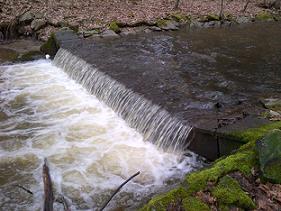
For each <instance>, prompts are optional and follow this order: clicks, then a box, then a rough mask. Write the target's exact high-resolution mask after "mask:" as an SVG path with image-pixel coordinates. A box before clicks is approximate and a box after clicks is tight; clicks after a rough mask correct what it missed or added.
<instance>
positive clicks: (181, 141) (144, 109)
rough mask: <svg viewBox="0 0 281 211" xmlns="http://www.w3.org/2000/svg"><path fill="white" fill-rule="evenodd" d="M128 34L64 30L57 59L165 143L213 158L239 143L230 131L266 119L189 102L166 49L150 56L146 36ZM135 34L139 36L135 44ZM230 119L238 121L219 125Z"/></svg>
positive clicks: (127, 117)
mask: <svg viewBox="0 0 281 211" xmlns="http://www.w3.org/2000/svg"><path fill="white" fill-rule="evenodd" d="M128 39H131V40H130V41H128V42H125V41H122V40H121V41H120V39H118V40H113V39H101V40H94V39H92V40H82V39H80V38H78V37H77V35H76V34H75V33H73V32H72V31H60V32H58V33H56V35H55V40H56V44H55V45H54V46H55V47H57V50H58V49H59V48H60V49H59V50H58V52H57V54H56V56H55V59H54V63H55V65H57V66H59V67H61V68H63V69H64V71H65V72H66V73H67V74H68V75H69V76H70V77H71V78H72V79H74V80H76V81H77V82H78V83H81V84H82V85H83V86H84V87H85V88H86V89H87V90H88V91H89V92H90V93H92V94H94V95H96V96H97V97H98V98H99V99H100V100H101V101H103V102H104V103H106V104H107V105H108V106H110V107H111V108H112V109H113V110H114V111H115V112H117V113H118V114H119V115H120V116H121V117H122V118H123V119H125V120H126V121H127V123H128V124H129V125H130V126H131V127H133V128H135V129H137V130H138V131H139V132H140V133H142V134H143V135H144V137H145V139H146V140H148V141H151V142H153V143H155V144H156V145H157V146H158V147H160V148H163V149H168V150H172V151H184V150H186V149H190V150H191V151H194V152H195V153H197V154H199V155H201V156H204V157H206V158H207V159H209V160H214V159H216V158H218V157H220V156H222V155H227V154H229V153H230V152H231V151H233V150H234V149H237V148H238V147H239V146H241V144H242V143H241V142H240V141H239V140H234V139H232V138H231V137H230V136H228V135H227V134H228V133H229V132H232V131H236V130H240V129H245V128H249V127H254V126H257V125H262V124H265V123H266V120H261V119H258V120H257V119H256V118H255V117H253V116H251V115H247V114H246V115H245V114H243V115H242V116H239V115H240V114H239V115H238V114H237V112H236V113H235V112H232V110H227V111H225V110H224V111H219V108H220V104H219V103H214V107H218V109H217V110H216V111H212V112H210V111H206V110H204V109H203V110H202V109H201V110H200V109H194V108H190V107H188V106H185V102H186V101H189V99H188V96H189V94H186V93H187V92H188V90H189V86H188V85H187V84H186V82H183V79H182V78H177V74H173V73H171V72H170V71H166V70H167V68H169V64H167V65H166V64H165V56H166V52H165V49H164V48H159V49H154V52H153V53H154V56H153V57H149V56H147V55H149V53H148V52H149V51H150V50H151V49H148V48H146V46H145V45H146V42H147V41H146V40H145V38H128ZM135 39H139V40H138V41H137V44H136V45H134V44H132V43H135ZM161 39H163V40H165V39H168V37H165V36H164V37H161ZM167 42H168V43H169V41H167ZM150 45H151V48H157V46H154V44H153V43H152V44H151V43H150ZM160 45H161V43H160ZM168 47H169V46H168ZM165 48H166V47H165ZM127 49H128V51H127ZM162 57H163V58H162ZM127 62H128V63H127ZM189 91H190V90H189ZM191 92H192V90H191ZM210 113H211V114H210ZM237 115H238V116H237ZM231 119H234V124H231V125H230V126H229V125H228V126H225V127H221V125H219V124H220V123H221V121H224V120H226V121H228V120H231Z"/></svg>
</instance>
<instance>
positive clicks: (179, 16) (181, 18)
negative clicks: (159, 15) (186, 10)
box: [170, 13, 191, 23]
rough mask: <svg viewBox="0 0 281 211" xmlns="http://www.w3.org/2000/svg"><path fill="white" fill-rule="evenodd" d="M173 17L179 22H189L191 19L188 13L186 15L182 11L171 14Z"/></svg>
mask: <svg viewBox="0 0 281 211" xmlns="http://www.w3.org/2000/svg"><path fill="white" fill-rule="evenodd" d="M170 17H171V19H173V20H175V21H177V22H181V23H187V22H189V21H190V19H191V17H190V16H188V15H184V14H181V13H174V14H171V15H170Z"/></svg>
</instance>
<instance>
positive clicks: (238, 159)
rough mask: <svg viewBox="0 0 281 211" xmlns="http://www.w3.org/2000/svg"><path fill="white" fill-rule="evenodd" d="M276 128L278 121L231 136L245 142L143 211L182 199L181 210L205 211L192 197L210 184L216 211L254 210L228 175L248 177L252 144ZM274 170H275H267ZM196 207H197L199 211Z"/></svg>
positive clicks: (254, 154) (254, 163)
mask: <svg viewBox="0 0 281 211" xmlns="http://www.w3.org/2000/svg"><path fill="white" fill-rule="evenodd" d="M276 128H280V129H281V121H280V122H274V123H270V124H268V125H264V126H262V127H259V128H253V129H247V130H244V131H239V132H235V133H232V134H231V135H232V136H234V137H235V138H239V139H240V140H243V142H245V144H244V145H243V146H242V147H240V149H239V150H238V151H237V152H236V153H234V154H232V155H229V156H227V157H223V158H220V159H219V160H217V161H216V162H215V163H214V164H213V165H212V166H210V167H208V168H205V169H202V170H200V171H197V172H193V173H191V174H189V175H187V176H186V178H185V179H184V181H183V183H182V185H181V186H180V187H179V188H178V189H174V190H172V191H170V192H168V193H166V194H162V195H160V196H157V197H155V198H153V199H152V200H151V201H150V202H149V203H148V204H147V205H146V206H145V207H144V208H145V209H143V210H165V209H166V208H167V206H168V205H169V203H172V202H175V201H176V200H178V199H183V206H184V209H185V210H207V209H208V205H207V204H205V203H204V202H202V201H200V199H197V198H195V197H194V196H195V195H196V193H197V192H199V191H204V190H206V188H207V187H208V184H213V189H212V191H211V192H212V194H213V196H215V197H216V198H217V200H218V201H219V208H220V210H229V209H230V208H232V207H238V208H241V209H253V208H254V207H255V204H254V202H253V201H252V200H251V198H250V197H249V196H247V194H246V193H245V192H244V191H243V190H242V189H241V187H240V185H239V183H238V182H237V181H236V180H234V179H232V178H231V177H229V176H228V174H229V173H231V172H236V171H238V172H240V173H242V174H243V175H245V176H250V175H251V170H252V169H253V168H254V167H257V166H258V155H257V151H256V150H255V144H256V141H257V140H258V139H260V138H262V137H263V136H264V135H265V134H266V133H267V132H269V131H271V130H273V129H276ZM274 169H276V168H271V169H269V170H270V171H271V170H274ZM278 169H280V166H279V167H277V171H276V172H277V173H276V172H275V173H276V174H275V173H273V174H274V175H279V172H280V170H278ZM198 206H200V209H199V208H198ZM195 207H196V208H197V209H196V208H195Z"/></svg>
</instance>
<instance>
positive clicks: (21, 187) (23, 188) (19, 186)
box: [15, 185, 33, 195]
mask: <svg viewBox="0 0 281 211" xmlns="http://www.w3.org/2000/svg"><path fill="white" fill-rule="evenodd" d="M15 186H16V187H18V188H20V189H22V190H24V191H26V192H27V193H29V194H31V195H33V193H32V191H31V190H28V189H27V188H25V187H23V186H21V185H15Z"/></svg>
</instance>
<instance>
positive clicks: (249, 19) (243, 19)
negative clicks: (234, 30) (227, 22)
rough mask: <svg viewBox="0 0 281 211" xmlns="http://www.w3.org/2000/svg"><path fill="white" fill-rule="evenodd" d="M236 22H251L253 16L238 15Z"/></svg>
mask: <svg viewBox="0 0 281 211" xmlns="http://www.w3.org/2000/svg"><path fill="white" fill-rule="evenodd" d="M236 22H237V23H239V24H243V23H249V22H251V18H249V17H246V16H242V17H237V18H236Z"/></svg>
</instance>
